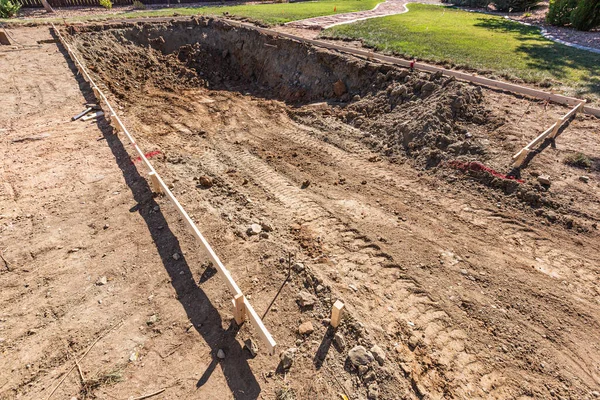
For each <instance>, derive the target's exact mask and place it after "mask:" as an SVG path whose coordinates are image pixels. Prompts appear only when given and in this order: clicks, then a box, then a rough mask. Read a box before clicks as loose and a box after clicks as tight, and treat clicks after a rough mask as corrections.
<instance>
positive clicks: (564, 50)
mask: <svg viewBox="0 0 600 400" xmlns="http://www.w3.org/2000/svg"><path fill="white" fill-rule="evenodd" d="M478 21H479V22H477V23H476V24H475V26H477V27H480V28H485V29H489V30H493V31H500V32H504V33H512V34H515V35H514V37H515V39H517V40H519V41H522V42H523V43H522V44H521V45H519V46H518V47H517V48H516V52H517V53H520V54H522V55H523V57H524V58H525V59H526V62H527V67H528V68H530V69H532V70H538V71H547V72H548V73H549V74H550V75H552V76H553V77H555V78H556V79H561V80H565V79H568V80H569V79H570V80H572V79H573V78H572V77H570V72H571V70H580V71H582V73H583V74H584V77H583V78H582V79H581V80H580V81H577V82H576V83H577V86H578V89H579V91H580V92H581V93H583V94H585V93H590V94H596V95H600V55H598V54H595V53H591V52H587V51H585V50H579V49H576V48H572V47H569V46H565V45H563V44H560V43H555V42H553V41H551V40H549V39H546V38H544V37H543V36H542V35H541V33H540V29H539V28H538V27H536V26H527V25H523V24H519V23H517V22H514V21H510V20H507V19H502V18H484V17H482V18H478Z"/></svg>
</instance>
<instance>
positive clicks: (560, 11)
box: [546, 0, 577, 26]
mask: <svg viewBox="0 0 600 400" xmlns="http://www.w3.org/2000/svg"><path fill="white" fill-rule="evenodd" d="M575 7H577V0H550V8H549V9H548V14H547V15H546V21H548V23H549V24H552V25H555V26H565V25H568V24H569V23H570V22H571V13H572V12H573V10H574V9H575Z"/></svg>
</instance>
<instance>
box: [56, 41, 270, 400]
mask: <svg viewBox="0 0 600 400" xmlns="http://www.w3.org/2000/svg"><path fill="white" fill-rule="evenodd" d="M51 34H52V35H53V36H54V37H55V38H56V39H57V40H58V37H56V36H55V34H54V32H52V31H51ZM57 45H58V47H59V50H60V51H61V52H62V53H63V56H64V57H65V59H66V60H67V63H68V65H69V68H70V69H71V71H72V72H73V73H74V74H75V76H76V78H77V82H78V84H79V88H80V90H81V92H82V94H83V95H84V97H85V100H86V101H87V102H90V103H94V102H96V99H95V97H94V95H93V92H92V90H91V88H90V86H89V84H88V83H87V82H85V81H84V80H83V78H82V77H81V75H79V74H78V72H77V68H76V66H75V64H74V63H73V62H72V61H71V59H70V58H69V56H68V54H67V51H66V49H65V48H64V47H63V46H62V45H61V44H60V42H58V41H57ZM97 125H98V128H99V129H100V131H101V132H102V135H103V137H104V139H105V140H106V143H107V144H108V146H109V148H110V150H111V152H112V154H113V156H114V158H115V161H116V162H117V165H118V167H119V168H120V170H121V172H122V174H123V178H124V179H125V183H126V184H127V186H128V187H129V189H130V190H131V193H132V195H133V198H134V200H135V201H136V205H135V206H134V207H132V208H131V209H130V211H131V212H137V213H138V214H139V215H140V216H141V217H142V219H143V220H144V222H145V223H146V226H147V227H148V231H149V232H150V235H151V237H152V240H153V242H154V244H155V246H156V249H157V251H158V254H159V256H160V259H161V262H162V264H163V266H164V268H165V271H166V272H167V273H168V275H169V277H170V279H171V284H172V286H173V288H174V289H175V293H176V294H177V298H178V300H179V302H180V303H181V305H182V307H183V308H184V310H185V312H186V314H187V317H188V318H189V320H190V322H191V323H192V324H193V325H194V327H195V328H196V331H198V333H199V334H200V335H201V336H202V338H203V339H204V340H205V342H206V343H207V344H208V346H209V347H210V349H211V355H212V357H213V359H212V362H211V364H210V365H209V366H208V368H207V369H206V370H205V371H204V374H203V376H202V377H201V378H200V380H199V381H198V383H197V385H196V386H197V387H198V388H200V387H202V386H203V385H204V384H206V383H207V382H208V379H209V378H210V376H211V374H212V372H213V371H214V369H215V368H216V365H217V364H221V369H222V371H223V374H224V375H225V380H226V382H227V385H228V386H229V389H230V390H231V392H232V394H233V398H234V399H236V400H249V399H256V398H258V396H259V395H260V392H261V388H260V386H259V384H258V382H257V380H256V378H255V376H254V374H253V373H252V370H251V369H250V366H249V364H248V362H247V359H248V358H249V354H248V353H247V352H245V351H244V350H243V348H242V346H240V344H239V342H238V341H237V340H236V338H235V336H236V334H237V327H236V325H235V323H231V324H230V325H229V327H228V328H227V329H223V326H222V319H221V316H220V314H219V312H218V310H217V309H216V308H215V307H214V305H213V304H212V303H211V301H210V299H209V298H208V296H207V295H206V293H205V292H204V291H203V290H202V289H201V288H200V287H199V286H198V285H197V284H196V282H195V280H194V277H193V274H192V272H191V270H190V267H189V265H188V263H187V261H186V259H185V257H184V256H183V251H182V250H181V247H180V244H179V240H178V239H177V237H176V236H175V234H174V233H173V232H172V230H171V229H170V228H169V224H168V223H167V220H166V219H165V217H164V215H163V213H162V210H161V209H160V207H157V206H158V204H157V203H156V202H155V200H154V197H153V193H152V191H151V189H150V186H149V184H148V181H147V180H146V179H145V178H143V177H142V176H141V175H140V173H139V171H138V170H137V167H136V165H135V164H134V163H133V162H132V160H131V157H130V155H129V153H128V152H127V150H126V149H125V146H124V144H123V143H122V142H121V140H120V139H119V137H118V136H117V135H114V134H113V128H112V127H111V126H110V124H109V123H108V121H107V120H106V119H104V118H100V119H98V121H97ZM156 210H158V211H156ZM175 253H178V254H180V255H181V257H180V258H179V259H178V260H175V259H173V254H175ZM219 349H222V350H223V351H224V352H225V355H226V357H225V359H223V360H218V359H217V357H216V355H217V352H218V350H219Z"/></svg>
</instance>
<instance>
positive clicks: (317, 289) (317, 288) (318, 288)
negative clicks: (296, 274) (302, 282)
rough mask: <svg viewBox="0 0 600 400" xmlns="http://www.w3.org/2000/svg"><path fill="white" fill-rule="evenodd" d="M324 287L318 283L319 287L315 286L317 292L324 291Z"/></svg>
mask: <svg viewBox="0 0 600 400" xmlns="http://www.w3.org/2000/svg"><path fill="white" fill-rule="evenodd" d="M323 289H325V288H324V287H323V285H317V287H316V288H315V290H316V291H317V293H319V292H322V291H323Z"/></svg>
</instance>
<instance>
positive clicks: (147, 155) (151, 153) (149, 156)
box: [133, 150, 161, 163]
mask: <svg viewBox="0 0 600 400" xmlns="http://www.w3.org/2000/svg"><path fill="white" fill-rule="evenodd" d="M159 154H161V152H160V150H154V151H151V152H150V153H146V154H144V156H145V157H146V158H152V157H154V156H157V155H159ZM139 161H142V157H136V158H134V159H133V162H134V163H136V162H139Z"/></svg>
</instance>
